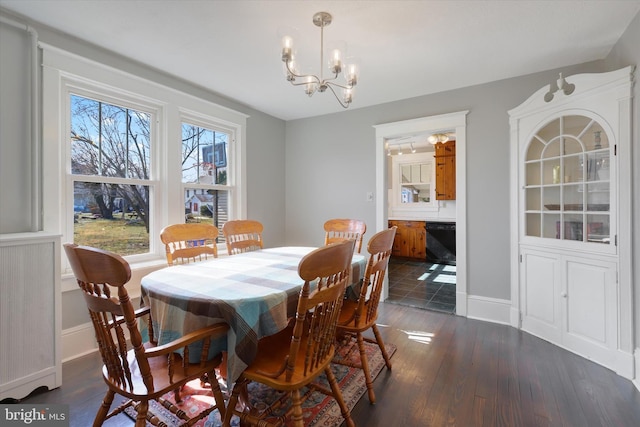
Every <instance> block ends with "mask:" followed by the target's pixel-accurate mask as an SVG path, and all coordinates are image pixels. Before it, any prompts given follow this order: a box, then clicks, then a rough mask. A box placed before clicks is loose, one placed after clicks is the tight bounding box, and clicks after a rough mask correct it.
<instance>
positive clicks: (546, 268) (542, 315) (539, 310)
mask: <svg viewBox="0 0 640 427" xmlns="http://www.w3.org/2000/svg"><path fill="white" fill-rule="evenodd" d="M561 267H562V264H561V263H560V261H559V260H558V257H557V256H555V255H553V254H549V253H545V252H540V251H534V250H523V251H522V269H521V274H522V286H521V296H522V329H523V330H525V331H527V332H530V333H532V334H533V335H536V336H538V337H540V338H543V339H546V340H548V341H551V342H556V343H558V342H560V341H561V335H562V334H561V330H562V321H561V312H560V307H561V304H560V294H561V292H562V285H561V281H562V274H561Z"/></svg>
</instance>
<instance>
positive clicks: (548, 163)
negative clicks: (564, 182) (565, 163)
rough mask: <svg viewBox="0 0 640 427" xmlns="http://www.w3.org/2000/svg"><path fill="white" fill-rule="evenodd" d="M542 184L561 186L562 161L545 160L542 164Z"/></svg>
mask: <svg viewBox="0 0 640 427" xmlns="http://www.w3.org/2000/svg"><path fill="white" fill-rule="evenodd" d="M542 183H543V184H560V159H559V158H555V159H551V160H545V161H544V162H543V163H542Z"/></svg>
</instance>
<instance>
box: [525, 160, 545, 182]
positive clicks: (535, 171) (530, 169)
mask: <svg viewBox="0 0 640 427" xmlns="http://www.w3.org/2000/svg"><path fill="white" fill-rule="evenodd" d="M540 165H541V163H540V162H532V163H527V165H526V168H527V179H526V183H527V184H526V185H540V184H541V183H542V181H541V180H540Z"/></svg>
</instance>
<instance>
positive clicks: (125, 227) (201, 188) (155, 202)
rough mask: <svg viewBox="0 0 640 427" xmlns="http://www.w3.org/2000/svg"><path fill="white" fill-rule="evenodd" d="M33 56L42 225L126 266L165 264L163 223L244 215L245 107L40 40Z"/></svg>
mask: <svg viewBox="0 0 640 427" xmlns="http://www.w3.org/2000/svg"><path fill="white" fill-rule="evenodd" d="M42 58H43V71H42V91H43V96H42V101H43V108H42V121H43V145H42V158H43V162H42V163H43V166H42V176H43V178H44V179H43V181H42V206H43V209H42V225H43V229H44V230H45V231H49V232H53V233H59V234H60V235H61V236H62V237H61V240H62V242H64V243H67V242H74V243H76V244H81V245H89V246H95V247H98V248H102V249H106V250H110V251H113V252H116V253H118V254H120V255H122V256H125V257H126V258H127V261H128V262H129V263H130V264H131V266H132V270H134V271H135V270H136V269H147V268H155V267H157V266H161V265H164V264H166V258H165V254H164V245H163V244H162V242H161V241H160V232H161V230H162V228H163V227H165V226H167V225H169V224H177V223H182V222H194V221H200V222H203V221H207V222H209V221H210V222H211V223H213V224H215V225H216V226H218V227H220V228H221V227H222V225H223V224H224V222H225V221H227V220H228V219H235V218H242V217H244V215H246V189H245V172H243V166H244V161H243V156H244V152H245V141H244V135H245V127H246V118H247V116H246V115H244V114H242V113H239V112H237V111H233V110H231V109H229V108H225V107H222V106H220V105H217V104H214V103H212V102H210V101H208V100H206V99H205V98H206V97H199V96H197V95H194V94H189V93H185V92H182V91H180V90H177V89H175V88H171V87H168V86H164V85H161V84H158V83H156V82H154V81H151V80H147V79H145V78H143V77H140V76H135V75H132V74H129V73H127V72H125V71H122V70H117V69H114V68H112V67H110V66H107V65H104V64H100V63H97V62H93V61H88V60H85V59H83V58H80V57H78V56H75V55H72V54H68V53H66V52H63V51H60V50H57V49H55V48H49V47H48V46H45V48H44V49H43V56H42ZM219 243H220V244H222V243H223V239H222V238H221V239H220V241H219ZM61 264H62V265H61V267H62V271H63V273H69V271H70V270H69V268H68V263H67V260H66V257H64V256H63V257H62V259H61ZM66 276H67V275H66V274H65V276H64V277H63V283H62V286H63V289H64V290H72V289H76V288H77V284H75V283H74V280H72V278H71V277H68V278H67V277H66Z"/></svg>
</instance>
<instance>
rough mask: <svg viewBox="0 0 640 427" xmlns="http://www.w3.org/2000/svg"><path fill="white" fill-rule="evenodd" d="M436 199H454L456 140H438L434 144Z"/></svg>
mask: <svg viewBox="0 0 640 427" xmlns="http://www.w3.org/2000/svg"><path fill="white" fill-rule="evenodd" d="M434 158H435V162H436V200H455V199H456V142H455V141H448V142H445V143H442V142H439V143H437V144H436V146H435V155H434Z"/></svg>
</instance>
